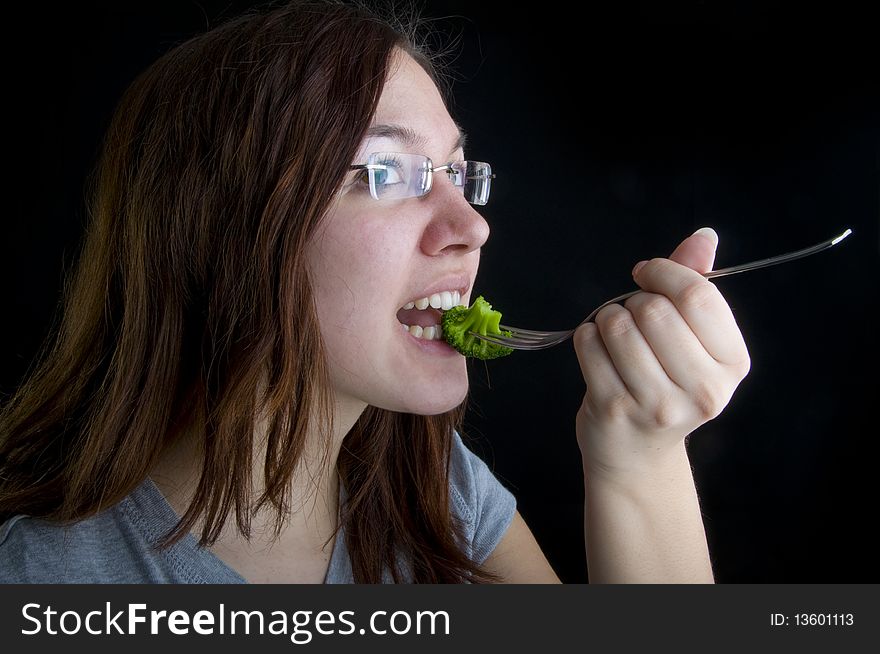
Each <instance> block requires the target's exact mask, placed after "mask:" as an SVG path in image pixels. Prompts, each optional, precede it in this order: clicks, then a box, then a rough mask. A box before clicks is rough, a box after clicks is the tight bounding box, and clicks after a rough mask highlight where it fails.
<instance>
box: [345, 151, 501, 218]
mask: <svg viewBox="0 0 880 654" xmlns="http://www.w3.org/2000/svg"><path fill="white" fill-rule="evenodd" d="M374 154H402V155H404V156H412V155H414V154H416V153H414V152H388V151H385V150H377V151H376V152H370V153H369V154H367V159H369V158H370V157H371V156H373V155H374ZM417 156H419V157H425V160H426V161H427V163H428V167H427V168H426V169H425V170H426V172H427V173H428V183H427V188H426V189H425V192H424V193H422V194H421V195H408V196H405V197H404V198H394V199H397V200H403V199H407V198H411V197H412V198H422V197H425V196H426V195H428V193H430V192H431V189H433V188H434V173H435V172H436V171H438V170H448V169H451V168H452V166H454V165H456V164H461V163H481V164H485V165H487V166H489V170H491V169H492V164H490V163H489V162H488V161H474V160H471V159H462V160H461V161H450V162H449V163H445V164H443V165H442V166H436V167H435V166H434V161H433V160H432V159H431V157H429V156H427V155H424V154H419V155H417ZM386 167H387V166H385V165H384V164H369V163H365V164H352V165H350V166H349V169H350V170H382V169H383V168H386ZM465 169H467V166H465ZM465 179H495V173H491V174H489V175H479V176H471V177H468V176H465ZM462 188H464V187H462ZM490 188H491V187H490ZM370 197H372V198H373V199H374V200H382V199H383V198H378V197H376V196H375V195H373V188H372V185H370ZM468 202H469V203H470V204H476V203H474V202H471V201H470V200H468ZM487 202H488V198H487ZM478 206H483V205H478Z"/></svg>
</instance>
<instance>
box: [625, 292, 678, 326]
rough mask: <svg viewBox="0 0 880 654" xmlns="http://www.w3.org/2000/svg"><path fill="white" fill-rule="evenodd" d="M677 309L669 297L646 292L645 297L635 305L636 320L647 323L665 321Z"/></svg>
mask: <svg viewBox="0 0 880 654" xmlns="http://www.w3.org/2000/svg"><path fill="white" fill-rule="evenodd" d="M674 311H676V308H675V305H673V304H672V302H671V301H670V300H669V298H667V297H665V296H663V295H657V294H654V293H646V294H645V297H644V299H642V301H641V302H639V303H638V304H637V305H636V307H634V315H635V316H636V320H641V321H643V322H646V323H654V322H663V321H664V320H666V319H668V318H669V316H670V315H672V313H673V312H674Z"/></svg>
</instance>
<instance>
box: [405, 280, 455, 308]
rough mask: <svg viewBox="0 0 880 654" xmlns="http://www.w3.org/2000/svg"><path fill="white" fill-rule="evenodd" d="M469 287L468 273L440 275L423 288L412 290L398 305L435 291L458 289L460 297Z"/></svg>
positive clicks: (429, 295)
mask: <svg viewBox="0 0 880 654" xmlns="http://www.w3.org/2000/svg"><path fill="white" fill-rule="evenodd" d="M470 288H471V276H470V275H469V274H467V273H454V274H451V275H446V276H445V277H441V278H440V279H438V280H437V281H436V282H434V283H432V284H431V285H430V286H428V287H427V288H426V289H424V290H420V291H413V294H412V295H410V296H408V297H407V298H406V299H404V300H403V302H401V304H400V307H402V306H404V305H406V304H407V303H408V302H415V301H416V300H421V299H422V298H423V297H431V296H432V295H434V294H435V293H440V292H441V291H458V292H459V293H460V294H461V297H464V296H465V295H466V294H467V292H468V291H469V290H470ZM400 307H398V308H400Z"/></svg>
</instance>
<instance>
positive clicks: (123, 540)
mask: <svg viewBox="0 0 880 654" xmlns="http://www.w3.org/2000/svg"><path fill="white" fill-rule="evenodd" d="M339 493H340V505H341V504H342V502H344V501H345V499H346V492H345V488H344V487H343V485H342V484H340V489H339ZM449 496H450V506H451V509H452V511H453V513H454V514H455V515H457V516H458V517H459V518H460V519H461V520H462V521H463V523H464V525H465V536H466V548H465V554H466V555H467V556H468V557H470V558H471V559H472V560H474V561H476V562H477V563H480V564H481V563H483V562H484V561H485V560H486V558H487V557H488V556H489V554H491V553H492V551H493V550H494V549H495V546H496V545H497V544H498V542H499V541H500V540H501V537H502V536H503V535H504V533H505V532H506V531H507V528H508V526H509V525H510V523H511V521H512V520H513V516H514V512H515V511H516V499H515V498H514V496H513V495H512V494H511V493H510V491H508V490H507V489H506V488H505V487H504V486H502V485H501V483H500V482H499V481H498V479H497V478H496V477H495V476H494V475H493V474H492V472H491V471H490V470H489V468H488V467H487V466H486V464H485V463H484V462H483V461H482V460H481V459H480V458H479V457H477V456H476V455H475V454H474V453H473V452H471V451H470V450H469V449H468V448H467V447H466V446H465V444H464V443H463V442H462V440H461V437H460V436H459V434H458V433H457V432H456V433H455V434H454V438H453V447H452V460H451V463H450V479H449ZM178 520H179V517H178V515H177V514H176V513H175V512H174V509H172V508H171V505H169V504H168V502H167V501H166V500H165V498H164V497H163V495H162V493H161V492H160V491H159V489H158V488H157V487H156V485H155V484H154V483H153V481H152V480H151V479H149V478H147V479H145V480H144V482H143V483H142V484H141V485H140V486H138V487H137V488H136V489H135V490H134V491H132V493H131V494H129V495H128V496H127V497H125V498H124V499H123V500H122V501H121V502H120V503H119V504H117V505H115V506H113V507H111V508H109V509H107V510H106V511H102V512H101V513H99V514H97V515H95V516H94V517H92V518H87V519H85V520H82V521H80V522H77V523H75V524H72V525H68V526H64V525H61V524H59V523H54V522H49V521H46V520H42V519H39V518H32V517H29V516H25V515H16V516H13V517H12V518H10V519H9V520H7V521H6V522H4V523H3V524H0V583H33V584H42V583H98V584H101V583H122V584H137V583H184V584H242V583H247V582H246V580H245V579H244V578H243V577H242V576H241V575H239V574H238V573H237V572H236V571H235V570H233V569H232V568H230V567H229V566H228V565H226V564H225V563H224V562H223V561H221V560H220V559H219V558H218V557H216V556H215V555H214V554H212V553H211V552H210V551H209V550H207V549H204V548H201V547H199V546H198V541H197V540H196V538H195V537H194V536H193V535H192V534H187V535H186V536H185V537H184V538H182V539H181V540H180V541H178V542H177V543H175V544H174V545H173V546H171V547H170V548H167V549H164V550H153V549H151V547H150V546H151V545H152V544H153V543H155V542H156V541H157V540H158V539H159V538H160V537H161V536H162V535H163V534H165V533H166V532H167V531H168V530H169V529H171V528H172V527H173V526H174V525H175V524H177V521H178ZM401 562H403V561H402V559H401ZM401 567H402V569H403V570H404V571H405V573H406V574H407V575H408V574H409V572H408V567H407V566H406V565H405V564H404V565H403V566H401ZM409 579H410V577H409V576H407V581H408V580H409ZM383 581H384V583H391V575H390V572H389V571H388V570H387V569H386V570H385V573H384V578H383ZM353 582H354V577H353V575H352V571H351V560H350V559H349V555H348V550H347V549H346V546H345V535H344V530H343V529H340V531H339V534H338V536H337V538H336V542H335V544H334V547H333V553H332V555H331V558H330V565H329V567H328V569H327V576H326V577H325V579H324V583H327V584H347V583H353Z"/></svg>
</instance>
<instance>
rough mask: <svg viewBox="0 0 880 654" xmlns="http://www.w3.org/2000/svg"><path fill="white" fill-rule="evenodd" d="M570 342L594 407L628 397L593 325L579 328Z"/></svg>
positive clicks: (596, 328) (597, 330) (625, 388)
mask: <svg viewBox="0 0 880 654" xmlns="http://www.w3.org/2000/svg"><path fill="white" fill-rule="evenodd" d="M573 341H574V347H575V351H576V353H577V358H578V362H579V363H580V366H581V373H582V374H583V376H584V381H586V382H587V395H589V396H591V397H592V401H593V402H594V403H595V404H596V405H598V406H605V405H608V404H609V403H612V402H615V401H618V400H619V398H621V397H623V396H625V395H627V394H628V393H629V391H628V389H627V387H626V384H624V382H623V380H622V379H621V378H620V375H619V374H618V373H617V369H616V368H615V367H614V363H613V362H612V360H611V357H610V356H609V354H608V350H606V349H605V344H604V343H603V342H602V336H601V334H600V333H599V328H598V327H597V326H596V325H595V324H593V323H591V322H588V323H584V324H583V325H581V326H580V327H578V328H577V330H576V331H575V333H574V338H573Z"/></svg>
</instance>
